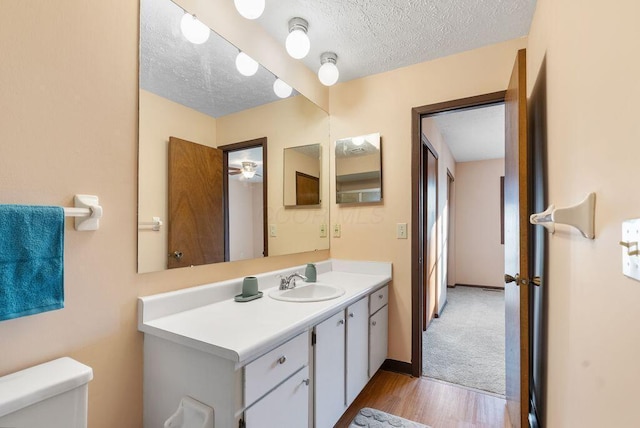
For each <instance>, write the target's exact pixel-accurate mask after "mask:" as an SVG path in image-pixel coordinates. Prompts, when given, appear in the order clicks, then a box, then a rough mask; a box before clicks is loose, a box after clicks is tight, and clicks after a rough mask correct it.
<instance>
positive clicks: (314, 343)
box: [311, 331, 316, 346]
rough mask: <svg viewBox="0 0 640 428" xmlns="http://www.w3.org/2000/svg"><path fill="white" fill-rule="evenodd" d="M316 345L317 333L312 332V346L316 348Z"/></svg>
mask: <svg viewBox="0 0 640 428" xmlns="http://www.w3.org/2000/svg"><path fill="white" fill-rule="evenodd" d="M315 345H316V332H315V331H313V332H311V346H315Z"/></svg>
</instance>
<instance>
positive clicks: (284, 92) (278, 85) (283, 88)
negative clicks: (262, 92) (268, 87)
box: [273, 79, 293, 98]
mask: <svg viewBox="0 0 640 428" xmlns="http://www.w3.org/2000/svg"><path fill="white" fill-rule="evenodd" d="M273 92H275V93H276V95H277V96H279V97H280V98H287V97H288V96H289V95H291V93H292V92H293V88H292V87H291V86H289V85H287V84H286V83H284V82H283V81H282V80H280V79H276V81H275V82H273Z"/></svg>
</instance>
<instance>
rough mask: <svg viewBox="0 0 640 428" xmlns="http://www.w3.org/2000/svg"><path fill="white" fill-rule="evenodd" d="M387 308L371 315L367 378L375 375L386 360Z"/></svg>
mask: <svg viewBox="0 0 640 428" xmlns="http://www.w3.org/2000/svg"><path fill="white" fill-rule="evenodd" d="M388 318H389V306H388V305H387V306H384V307H383V308H382V309H380V310H379V311H378V312H376V313H375V314H373V315H372V316H371V318H370V321H369V344H370V350H369V376H373V375H374V374H376V372H377V371H378V369H379V368H380V366H382V363H384V360H386V359H387V340H388V332H389V320H388Z"/></svg>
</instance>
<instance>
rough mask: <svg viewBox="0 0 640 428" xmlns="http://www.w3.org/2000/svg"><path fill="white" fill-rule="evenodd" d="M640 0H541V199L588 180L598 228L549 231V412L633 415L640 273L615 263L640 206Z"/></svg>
mask: <svg viewBox="0 0 640 428" xmlns="http://www.w3.org/2000/svg"><path fill="white" fill-rule="evenodd" d="M638 16H640V2H638V1H636V0H620V1H617V2H614V3H606V2H584V1H579V0H564V1H552V0H538V2H537V9H536V13H535V16H534V20H533V23H532V26H531V35H530V38H529V46H528V66H527V72H528V79H527V80H528V89H529V92H531V91H532V89H533V87H534V84H535V82H536V78H537V76H538V73H539V70H540V67H541V64H542V60H543V58H544V56H545V55H546V74H547V103H548V109H547V117H548V124H547V126H548V129H547V133H548V155H547V160H548V181H549V195H548V201H549V203H553V204H555V205H556V206H569V205H572V204H574V203H577V202H579V201H580V200H581V199H582V198H583V197H584V195H585V194H586V193H588V192H592V191H593V192H596V194H597V196H596V198H597V200H596V217H595V219H596V230H595V232H596V239H595V240H593V241H591V240H587V239H585V238H583V237H581V236H580V234H579V233H578V232H576V231H573V230H569V229H567V228H566V227H560V226H559V227H558V228H557V231H556V233H555V235H551V236H550V237H549V265H548V267H549V271H548V275H547V278H546V283H547V285H548V287H547V289H546V290H547V292H548V293H549V295H548V299H549V344H548V347H549V350H548V358H547V361H548V362H547V367H548V376H547V379H548V388H547V391H548V398H547V406H548V421H547V424H546V426H548V427H551V428H556V427H574V426H575V427H584V428H590V427H601V426H608V427H625V428H626V427H635V426H637V425H638V418H637V414H636V412H635V409H636V406H637V397H638V389H637V386H638V384H639V383H640V369H638V362H637V360H638V355H639V354H640V342H639V341H638V337H639V334H638V331H639V330H638V325H640V311H639V310H638V308H639V307H640V283H638V282H637V281H634V280H631V279H629V278H626V277H624V276H623V275H622V273H621V259H620V257H621V256H620V246H619V245H618V241H619V240H620V237H621V222H622V220H623V219H626V218H634V217H638V216H639V215H640V203H639V202H638V186H637V180H635V179H634V173H635V171H636V169H637V166H638V159H640V144H639V141H640V126H639V125H638V124H639V123H640V122H639V121H638V117H640V107H638V103H637V99H638V97H639V96H640V79H639V78H638V76H640V60H638V56H637V54H636V53H637V52H638V50H639V48H640V26H638V23H637V18H638Z"/></svg>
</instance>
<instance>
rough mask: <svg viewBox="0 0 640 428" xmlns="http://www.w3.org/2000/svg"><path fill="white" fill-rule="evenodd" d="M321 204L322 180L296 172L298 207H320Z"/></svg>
mask: <svg viewBox="0 0 640 428" xmlns="http://www.w3.org/2000/svg"><path fill="white" fill-rule="evenodd" d="M319 203H320V179H319V178H318V177H314V176H312V175H308V174H305V173H303V172H300V171H296V205H318V204H319Z"/></svg>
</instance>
